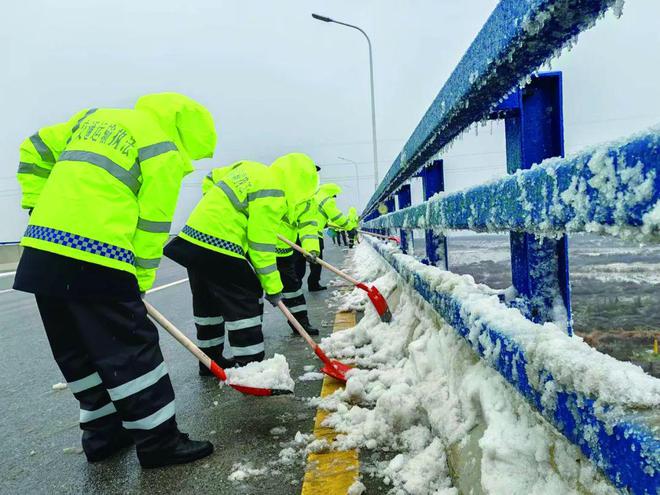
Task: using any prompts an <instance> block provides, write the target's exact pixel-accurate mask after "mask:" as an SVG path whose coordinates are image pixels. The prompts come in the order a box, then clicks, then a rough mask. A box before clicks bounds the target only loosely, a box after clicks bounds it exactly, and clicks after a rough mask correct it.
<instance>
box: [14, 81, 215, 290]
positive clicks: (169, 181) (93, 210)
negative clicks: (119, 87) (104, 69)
mask: <svg viewBox="0 0 660 495" xmlns="http://www.w3.org/2000/svg"><path fill="white" fill-rule="evenodd" d="M158 102H160V104H162V105H167V104H169V105H171V106H172V107H173V108H179V110H176V111H172V112H170V113H169V116H170V119H171V121H172V122H168V121H167V118H166V117H165V116H164V115H160V116H157V115H156V114H155V113H153V112H150V111H149V108H141V109H139V110H138V109H134V110H129V109H98V110H96V109H92V110H85V111H82V112H80V113H78V114H76V115H75V116H74V117H73V118H72V119H71V120H70V121H69V122H67V123H64V124H58V125H55V126H50V127H46V128H44V129H41V130H40V131H39V132H38V133H36V134H35V135H34V136H32V137H30V138H28V139H26V140H25V141H24V142H23V144H22V145H21V163H20V165H19V170H18V180H19V182H20V184H21V188H22V191H23V200H22V205H23V206H24V207H28V208H34V211H33V213H32V215H31V216H30V221H29V225H28V227H27V229H26V231H25V234H24V237H23V239H22V240H21V245H23V246H30V247H33V248H36V249H41V250H44V251H49V252H53V253H56V254H60V255H63V256H67V257H70V258H75V259H79V260H83V261H87V262H91V263H95V264H98V265H103V266H107V267H110V268H114V269H118V270H123V271H127V272H130V273H133V274H134V275H135V276H136V277H137V279H138V285H139V287H140V290H143V291H144V290H147V289H148V288H150V287H151V285H152V284H153V281H154V279H155V274H156V268H157V267H158V265H159V263H160V258H161V256H162V249H163V244H164V243H165V241H166V240H167V237H168V234H169V231H170V224H171V221H172V217H173V215H174V209H175V207H176V201H177V197H178V193H179V188H180V185H181V179H182V178H183V176H184V175H185V174H186V173H188V172H190V171H191V170H192V168H191V167H189V164H190V159H191V158H192V157H196V156H199V155H200V154H207V155H208V154H209V153H210V154H212V153H213V148H214V147H215V139H212V140H211V141H209V142H206V143H205V146H201V147H200V149H185V150H182V149H181V147H182V145H181V144H180V142H179V143H175V142H174V140H177V141H178V139H179V136H178V135H176V136H171V135H170V134H168V133H166V132H165V131H164V130H163V129H167V128H170V127H172V126H174V127H172V128H174V129H176V124H175V122H176V119H177V118H178V116H177V115H178V114H179V115H180V113H181V112H185V111H187V109H188V110H190V106H191V102H192V100H190V99H189V98H186V97H184V96H182V95H176V94H163V95H162V97H161V98H160V99H159V98H156V99H155V100H154V103H158ZM182 102H185V104H186V105H187V109H186V108H183V106H182V104H181V103H182ZM193 103H195V102H193ZM195 105H197V106H198V107H199V108H194V109H193V110H192V111H199V112H202V113H204V112H206V113H207V111H206V109H204V108H203V107H201V105H199V104H197V103H195ZM200 109H201V110H200ZM193 120H194V119H193ZM211 122H212V121H211ZM212 130H213V136H214V133H215V130H214V129H212ZM187 131H188V132H194V129H191V128H188V129H187ZM200 132H206V134H205V135H210V134H208V129H204V131H201V130H200ZM174 134H178V133H174ZM204 147H205V149H202V148H204ZM209 150H210V151H209ZM184 155H185V156H184ZM45 171H48V173H46V172H45Z"/></svg>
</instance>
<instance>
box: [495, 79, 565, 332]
mask: <svg viewBox="0 0 660 495" xmlns="http://www.w3.org/2000/svg"><path fill="white" fill-rule="evenodd" d="M513 96H515V98H512V99H511V100H512V101H508V102H507V103H506V105H500V107H499V108H498V110H501V108H502V107H506V106H508V107H509V108H510V111H509V112H507V115H506V117H505V126H506V158H507V172H509V173H510V174H513V173H515V172H516V171H518V170H521V169H525V170H526V169H530V168H531V167H532V166H533V165H534V164H535V163H540V162H542V161H543V160H544V159H546V158H550V157H558V156H564V129H563V127H564V126H563V103H562V75H561V72H548V73H544V74H541V75H539V76H538V77H535V78H533V79H532V81H530V83H529V84H528V85H527V86H525V87H524V88H523V89H520V90H517V91H516V92H515V93H514V94H513ZM514 103H515V104H514ZM516 107H517V108H516ZM509 237H510V244H511V279H512V282H513V286H514V287H515V288H516V291H517V292H518V297H516V299H515V301H512V303H511V304H512V305H513V306H515V307H517V308H518V309H520V310H521V311H522V312H523V313H524V314H525V315H526V316H527V317H528V318H530V319H531V320H533V321H535V322H536V323H543V322H545V321H552V320H553V319H554V318H556V311H555V299H556V296H557V294H559V295H561V298H562V301H563V303H564V309H565V314H566V330H567V332H568V334H569V335H570V334H571V333H572V325H571V321H572V318H571V296H570V284H569V278H568V239H567V237H566V236H563V237H562V238H561V239H548V238H544V237H539V236H536V235H534V234H529V233H527V232H510V234H509Z"/></svg>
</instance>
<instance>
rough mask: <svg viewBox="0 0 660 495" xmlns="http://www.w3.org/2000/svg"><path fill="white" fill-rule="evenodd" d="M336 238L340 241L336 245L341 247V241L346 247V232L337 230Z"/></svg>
mask: <svg viewBox="0 0 660 495" xmlns="http://www.w3.org/2000/svg"><path fill="white" fill-rule="evenodd" d="M337 237H338V238H339V239H340V242H339V243H338V244H339V245H340V246H341V243H342V241H343V243H344V246H348V241H347V240H346V231H345V230H339V231H338V232H337Z"/></svg>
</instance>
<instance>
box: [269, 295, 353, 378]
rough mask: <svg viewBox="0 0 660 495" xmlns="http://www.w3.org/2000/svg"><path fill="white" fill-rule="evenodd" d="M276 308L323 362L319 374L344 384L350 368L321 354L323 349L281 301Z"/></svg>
mask: <svg viewBox="0 0 660 495" xmlns="http://www.w3.org/2000/svg"><path fill="white" fill-rule="evenodd" d="M277 307H278V308H280V310H281V311H282V313H284V316H286V319H287V320H289V322H290V323H291V324H292V325H293V328H295V329H296V331H297V332H298V333H299V334H300V336H301V337H302V338H303V339H305V341H306V342H307V343H308V344H309V346H310V347H311V348H312V349H314V354H316V355H317V356H318V358H319V359H320V360H321V361H323V364H324V365H325V366H323V368H321V372H322V373H325V374H326V375H328V376H331V377H332V378H335V379H337V380H339V381H341V382H344V383H346V373H347V372H348V370H350V369H351V367H350V366H347V365H345V364H344V363H342V362H340V361H337V360H336V359H330V358H329V357H328V356H326V354H325V352H323V349H321V348H320V347H319V345H318V344H317V343H316V342H314V340H313V339H312V338H311V337H310V336H309V334H308V333H307V332H306V331H305V329H304V328H303V326H302V325H301V324H300V323H299V322H298V320H296V317H295V316H293V315H292V314H291V311H289V308H287V307H286V306H285V305H284V303H283V302H282V301H279V302H278V303H277Z"/></svg>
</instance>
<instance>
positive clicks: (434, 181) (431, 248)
mask: <svg viewBox="0 0 660 495" xmlns="http://www.w3.org/2000/svg"><path fill="white" fill-rule="evenodd" d="M444 190H445V171H444V162H443V161H442V160H433V162H432V163H431V164H430V165H428V166H426V167H424V168H423V169H422V192H423V194H424V201H426V200H428V199H430V198H431V196H433V195H434V194H437V193H439V192H442V191H444ZM424 236H425V237H426V259H425V260H424V261H423V262H424V263H426V264H429V265H433V266H442V267H443V268H444V269H445V270H449V260H448V255H447V238H446V237H445V236H444V235H441V234H438V233H436V232H434V231H433V229H427V230H425V231H424ZM441 253H442V256H440V254H441Z"/></svg>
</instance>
